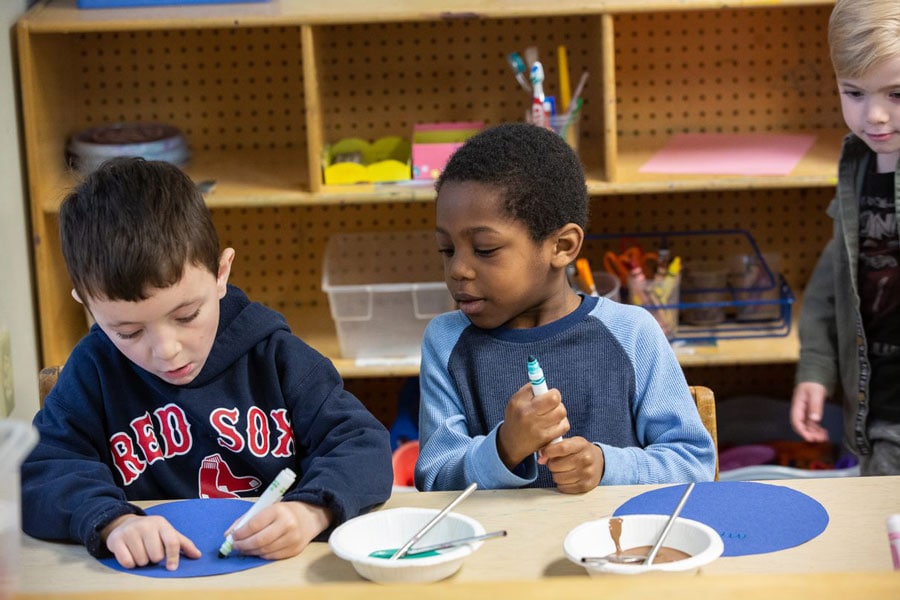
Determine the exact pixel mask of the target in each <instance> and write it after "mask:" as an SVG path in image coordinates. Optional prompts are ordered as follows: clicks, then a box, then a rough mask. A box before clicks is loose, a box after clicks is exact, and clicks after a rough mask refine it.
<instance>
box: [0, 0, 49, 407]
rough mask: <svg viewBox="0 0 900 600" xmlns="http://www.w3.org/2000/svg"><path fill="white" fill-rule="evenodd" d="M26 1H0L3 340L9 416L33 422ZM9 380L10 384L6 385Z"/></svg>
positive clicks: (0, 375) (0, 372)
mask: <svg viewBox="0 0 900 600" xmlns="http://www.w3.org/2000/svg"><path fill="white" fill-rule="evenodd" d="M27 6H28V2H27V1H26V0H16V1H13V2H9V1H0V23H2V24H3V25H4V26H5V27H4V31H5V32H6V37H5V43H3V44H0V140H3V143H2V144H0V182H3V183H2V187H0V338H2V337H3V331H4V330H5V331H6V332H8V334H9V345H10V349H11V357H12V373H11V379H12V382H11V384H12V393H13V400H14V402H15V406H14V408H13V412H12V414H11V415H10V416H12V417H13V418H15V419H22V420H29V421H30V420H31V418H32V417H33V416H34V413H35V412H37V409H38V387H37V373H38V369H39V368H40V367H39V365H38V352H37V332H36V326H35V322H36V317H35V315H36V311H35V304H34V292H33V285H32V276H31V244H30V237H31V236H30V228H29V217H28V204H27V201H26V197H25V189H26V186H25V183H24V182H25V176H24V173H25V167H24V153H23V150H22V148H21V141H20V140H21V138H22V136H21V132H20V126H19V119H18V107H17V95H18V90H17V88H18V86H17V82H16V69H17V67H16V64H15V61H16V53H15V50H14V48H15V28H14V25H15V22H16V20H17V19H18V18H19V16H21V15H22V13H23V12H25V10H26V7H27ZM2 354H3V350H2V348H0V417H2V416H5V415H6V412H5V408H4V407H3V406H2V398H3V389H4V386H8V385H9V383H10V382H9V381H8V378H9V376H10V374H9V373H8V372H6V371H5V370H4V369H3V364H2V359H3V356H2ZM4 380H6V381H4Z"/></svg>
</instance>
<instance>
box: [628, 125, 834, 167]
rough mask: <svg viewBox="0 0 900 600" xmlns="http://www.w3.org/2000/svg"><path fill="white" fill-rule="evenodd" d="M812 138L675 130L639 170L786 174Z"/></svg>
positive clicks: (809, 136) (805, 136) (810, 145)
mask: <svg viewBox="0 0 900 600" xmlns="http://www.w3.org/2000/svg"><path fill="white" fill-rule="evenodd" d="M815 141H816V136H814V135H789V134H770V133H735V134H730V133H679V134H676V135H674V136H672V139H671V140H669V142H668V143H667V144H666V146H665V147H664V148H663V149H662V150H660V151H659V152H657V153H656V154H654V155H653V157H652V158H651V159H650V160H648V161H647V162H646V163H644V165H643V166H642V167H641V168H640V169H639V171H640V172H641V173H678V174H696V175H787V174H788V173H790V172H791V171H792V170H793V169H794V167H795V166H797V163H798V162H800V159H801V158H803V155H804V154H805V153H806V152H807V151H808V150H809V149H810V148H811V147H812V145H813V144H814V143H815Z"/></svg>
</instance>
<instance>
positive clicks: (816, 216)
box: [584, 188, 833, 294]
mask: <svg viewBox="0 0 900 600" xmlns="http://www.w3.org/2000/svg"><path fill="white" fill-rule="evenodd" d="M832 194H833V192H832V190H829V189H824V188H810V189H778V190H744V191H728V192H703V193H691V194H648V195H642V196H610V197H601V198H595V199H594V200H593V201H592V202H591V216H590V219H591V224H590V226H589V231H590V232H591V233H597V234H626V233H634V232H637V233H642V232H666V231H697V230H714V229H718V230H728V229H744V230H747V231H748V232H749V233H750V235H751V236H753V239H754V240H755V241H756V244H757V245H758V247H759V250H760V251H761V252H777V253H779V254H780V258H781V260H780V270H781V272H782V274H783V275H784V277H785V279H786V280H787V282H788V284H789V285H790V286H791V288H792V289H793V290H794V292H795V293H797V294H799V293H802V291H803V289H804V288H805V287H806V282H807V280H808V279H809V276H810V274H811V273H812V269H813V267H815V264H816V260H818V257H819V254H820V252H821V251H822V249H823V248H824V247H825V244H826V243H827V242H828V240H829V239H831V231H832V230H831V227H832V221H831V219H830V218H829V217H828V216H827V215H826V214H825V209H826V207H827V206H828V203H829V202H830V201H831V197H832ZM675 239H677V243H678V244H685V243H687V244H689V245H690V248H689V249H687V250H688V251H689V252H690V254H691V256H692V257H693V258H694V259H695V260H705V261H712V262H720V263H721V264H727V261H729V260H730V258H731V256H732V255H734V254H740V253H743V252H746V245H745V243H744V239H743V238H738V237H736V236H725V237H702V236H700V237H698V238H697V239H695V240H689V239H687V238H675ZM675 239H673V243H674V240H675ZM644 249H645V250H649V249H650V248H646V247H645V248H644ZM742 249H743V252H741V250H742ZM602 250H603V249H602V248H600V247H597V246H593V245H592V244H586V245H585V251H584V255H585V256H587V258H588V259H589V260H590V261H591V263H592V265H596V266H594V267H593V268H595V269H598V268H600V265H602V264H603V253H602ZM616 250H618V248H616ZM671 250H672V252H673V253H680V252H682V251H683V250H685V249H680V248H677V247H672V248H671Z"/></svg>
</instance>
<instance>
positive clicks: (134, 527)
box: [100, 515, 200, 571]
mask: <svg viewBox="0 0 900 600" xmlns="http://www.w3.org/2000/svg"><path fill="white" fill-rule="evenodd" d="M100 535H101V536H102V538H103V539H104V540H105V541H106V547H107V548H109V551H110V552H112V553H113V554H114V555H115V557H116V560H117V561H119V564H120V565H122V566H123V567H125V568H126V569H133V568H135V567H144V566H147V565H149V564H156V563H158V562H161V561H162V560H163V559H165V561H166V569H168V570H169V571H174V570H175V569H177V568H178V559H179V556H180V555H181V554H184V555H185V556H186V557H188V558H200V550H198V549H197V546H195V545H194V542H192V541H191V540H189V539H188V538H186V537H185V536H183V535H182V534H181V533H179V532H178V531H177V530H176V529H175V528H174V527H172V525H171V523H169V522H168V521H167V520H166V519H165V518H163V517H159V516H140V515H123V516H121V517H119V518H117V519H114V520H113V521H112V522H111V523H110V524H109V525H107V526H106V527H104V528H103V530H102V531H101V532H100Z"/></svg>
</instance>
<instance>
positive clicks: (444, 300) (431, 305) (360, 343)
mask: <svg viewBox="0 0 900 600" xmlns="http://www.w3.org/2000/svg"><path fill="white" fill-rule="evenodd" d="M322 289H323V290H324V291H325V292H326V293H327V294H328V303H329V306H330V308H331V316H332V318H333V319H334V323H335V326H336V328H337V334H338V342H339V343H340V347H341V355H342V356H343V357H344V358H393V357H414V356H419V354H420V353H421V345H422V334H423V333H424V332H425V326H426V325H427V324H428V322H429V321H430V320H431V319H432V318H433V317H435V316H436V315H439V314H441V313H443V312H447V311H448V310H452V309H453V306H454V305H453V299H452V297H451V296H450V293H449V292H448V291H447V286H446V285H445V284H444V268H443V264H442V261H441V255H440V254H439V253H438V249H437V243H436V241H435V237H434V232H433V231H403V232H377V233H341V234H336V235H333V236H331V237H330V238H329V239H328V243H327V244H326V246H325V263H324V268H323V270H322Z"/></svg>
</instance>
